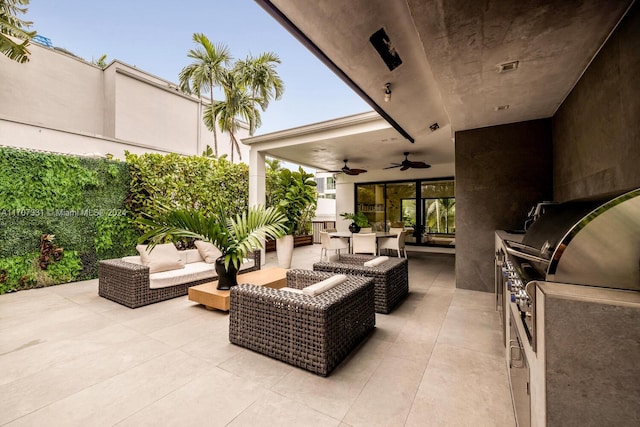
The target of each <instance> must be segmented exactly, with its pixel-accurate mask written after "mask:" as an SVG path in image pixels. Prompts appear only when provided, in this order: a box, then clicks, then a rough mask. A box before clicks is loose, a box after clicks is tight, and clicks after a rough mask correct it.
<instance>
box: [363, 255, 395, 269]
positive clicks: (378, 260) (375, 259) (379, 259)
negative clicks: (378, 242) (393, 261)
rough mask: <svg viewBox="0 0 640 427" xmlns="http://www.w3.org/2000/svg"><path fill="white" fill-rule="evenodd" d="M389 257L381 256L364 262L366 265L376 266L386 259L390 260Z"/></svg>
mask: <svg viewBox="0 0 640 427" xmlns="http://www.w3.org/2000/svg"><path fill="white" fill-rule="evenodd" d="M388 260H389V257H388V256H379V257H377V258H374V259H372V260H369V261H367V262H365V263H364V266H365V267H375V266H377V265H380V264H382V263H383V262H385V261H388Z"/></svg>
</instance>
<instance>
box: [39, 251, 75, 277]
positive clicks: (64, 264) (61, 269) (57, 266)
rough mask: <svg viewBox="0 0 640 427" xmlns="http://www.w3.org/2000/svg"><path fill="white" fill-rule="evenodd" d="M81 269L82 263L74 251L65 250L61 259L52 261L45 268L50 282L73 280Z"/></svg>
mask: <svg viewBox="0 0 640 427" xmlns="http://www.w3.org/2000/svg"><path fill="white" fill-rule="evenodd" d="M81 270H82V263H81V262H80V257H79V256H78V252H76V251H65V252H64V255H63V256H62V259H61V260H60V261H57V262H52V263H51V264H49V267H48V268H47V270H46V275H47V276H49V278H50V279H51V284H58V283H68V282H71V281H73V280H74V279H75V278H76V277H77V276H78V273H80V271H81Z"/></svg>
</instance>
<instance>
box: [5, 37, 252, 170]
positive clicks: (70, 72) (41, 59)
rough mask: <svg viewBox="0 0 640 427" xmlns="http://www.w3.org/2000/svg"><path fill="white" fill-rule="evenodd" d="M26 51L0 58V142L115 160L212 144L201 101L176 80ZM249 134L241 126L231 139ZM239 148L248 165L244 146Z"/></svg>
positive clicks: (224, 138) (222, 141) (224, 143)
mask: <svg viewBox="0 0 640 427" xmlns="http://www.w3.org/2000/svg"><path fill="white" fill-rule="evenodd" d="M30 50H31V57H30V58H31V59H30V61H29V62H28V63H26V64H19V63H17V62H15V61H11V60H9V59H8V58H6V57H5V56H4V55H0V144H2V145H7V146H13V147H22V148H32V149H38V150H47V151H54V152H60V153H75V154H84V153H100V154H103V155H104V154H107V153H110V154H113V155H114V156H115V157H117V158H124V151H125V150H128V151H130V152H134V153H143V152H164V153H166V152H176V153H179V154H185V155H195V154H201V153H202V151H204V149H205V148H206V146H207V144H208V145H211V146H212V147H213V134H212V133H211V132H209V130H208V129H207V128H206V126H204V124H203V123H202V117H201V105H200V101H199V100H198V99H197V98H196V97H193V96H187V95H184V94H182V93H181V92H179V91H178V90H177V84H176V83H172V82H169V81H166V80H164V79H161V78H159V77H156V76H154V75H152V74H149V73H147V72H145V71H142V70H139V69H137V68H135V67H131V66H129V65H127V64H124V63H122V62H120V61H117V60H115V61H112V62H111V63H110V64H109V66H107V67H106V68H105V69H104V70H103V69H101V68H99V67H96V66H94V65H92V64H89V63H87V62H85V61H82V60H80V59H77V58H74V57H73V56H71V55H67V54H65V53H61V52H59V51H56V50H54V49H51V48H46V47H43V46H40V45H37V44H32V45H31V46H30ZM176 77H177V76H176ZM176 80H177V79H176ZM248 134H249V132H248V127H247V126H244V127H242V128H241V129H240V130H239V131H238V134H237V135H236V137H237V138H238V139H239V140H240V139H241V138H245V137H247V136H248ZM218 149H219V151H218V154H219V155H223V154H228V155H229V157H230V153H231V145H230V137H229V135H228V134H226V133H222V132H220V131H218ZM240 150H241V153H242V160H243V161H244V162H245V163H248V157H249V147H247V146H245V145H243V144H240ZM238 160H239V159H238V155H237V154H235V155H234V161H235V162H236V163H237V162H238Z"/></svg>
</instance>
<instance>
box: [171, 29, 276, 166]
mask: <svg viewBox="0 0 640 427" xmlns="http://www.w3.org/2000/svg"><path fill="white" fill-rule="evenodd" d="M193 42H194V43H195V44H196V45H197V46H196V48H195V49H191V50H189V52H188V53H187V57H189V58H191V59H193V62H192V63H191V64H189V65H187V66H186V67H184V68H183V69H182V71H180V74H179V76H178V78H179V80H180V90H182V91H183V92H185V93H188V94H196V95H198V96H202V94H203V93H208V94H209V104H208V105H205V107H204V108H203V112H202V120H203V122H204V124H205V126H206V127H207V129H209V131H211V132H212V133H213V141H214V146H213V156H214V157H216V156H217V155H218V138H217V134H216V122H217V124H218V126H219V127H220V129H221V130H222V131H223V132H228V133H229V136H230V142H231V161H232V162H233V151H234V149H235V150H236V151H237V152H238V156H241V154H240V146H239V144H238V141H237V138H236V136H235V133H236V132H237V130H238V128H239V126H240V122H239V119H240V118H242V119H244V120H245V121H246V122H247V123H249V134H250V135H253V133H254V132H255V130H256V129H257V128H258V127H260V125H261V124H262V122H261V119H260V111H259V110H258V107H260V108H261V109H262V111H265V110H266V109H267V107H268V105H269V101H271V100H272V99H280V98H281V97H282V94H283V93H284V83H283V82H282V79H280V76H279V75H278V72H277V71H276V66H277V65H278V64H280V63H281V61H280V58H279V57H278V55H276V54H275V53H273V52H265V53H262V54H260V55H258V56H256V57H253V56H251V55H249V56H248V57H247V58H246V59H245V60H239V61H236V62H235V63H234V64H233V65H232V66H231V67H229V64H230V63H231V60H232V56H231V51H230V50H229V48H228V47H227V46H226V45H224V44H215V43H212V42H211V41H210V40H209V39H208V38H207V36H205V35H204V34H202V33H194V34H193ZM216 86H219V87H220V88H221V89H222V91H223V93H224V99H223V100H221V101H214V99H213V89H214V87H216Z"/></svg>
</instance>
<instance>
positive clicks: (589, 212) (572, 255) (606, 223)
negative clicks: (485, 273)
mask: <svg viewBox="0 0 640 427" xmlns="http://www.w3.org/2000/svg"><path fill="white" fill-rule="evenodd" d="M503 245H504V248H505V250H506V252H507V259H506V260H505V262H504V264H503V265H502V274H503V276H504V281H505V282H506V286H507V289H508V290H509V292H510V294H511V295H510V299H511V301H512V302H514V303H515V304H516V305H517V306H518V308H519V310H520V315H521V318H522V321H523V324H524V329H525V331H526V333H527V336H528V338H529V341H530V344H531V345H532V347H533V348H534V351H535V348H536V334H535V319H534V318H533V315H532V313H533V311H534V310H532V308H533V306H534V305H535V301H534V297H535V290H534V285H533V283H531V282H533V281H545V282H557V283H570V284H576V285H587V286H598V287H605V288H615V289H624V290H633V291H640V189H636V190H634V191H631V192H628V193H626V194H623V195H621V196H618V197H615V198H613V199H608V200H586V201H577V202H567V203H558V204H554V205H549V206H546V208H545V213H544V214H543V215H542V216H540V217H539V218H538V219H537V220H536V221H535V222H533V224H532V225H531V226H530V227H529V229H528V230H527V232H526V234H525V235H524V237H523V239H522V243H518V242H514V241H511V240H503ZM530 283H531V285H529V284H530Z"/></svg>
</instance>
